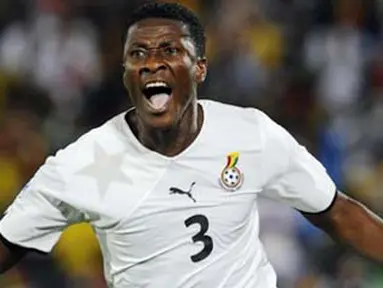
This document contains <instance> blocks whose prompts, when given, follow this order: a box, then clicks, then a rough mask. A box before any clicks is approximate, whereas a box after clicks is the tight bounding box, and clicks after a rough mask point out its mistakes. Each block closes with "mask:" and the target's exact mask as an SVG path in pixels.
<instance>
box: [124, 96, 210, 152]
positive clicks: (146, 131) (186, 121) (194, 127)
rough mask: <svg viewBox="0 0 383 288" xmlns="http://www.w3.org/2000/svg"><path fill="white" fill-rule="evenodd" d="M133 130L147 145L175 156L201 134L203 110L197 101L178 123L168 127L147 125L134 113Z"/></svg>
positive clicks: (151, 148) (189, 107)
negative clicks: (156, 127)
mask: <svg viewBox="0 0 383 288" xmlns="http://www.w3.org/2000/svg"><path fill="white" fill-rule="evenodd" d="M132 114H134V115H132V116H133V117H132V118H133V119H131V120H133V125H131V127H132V130H133V132H134V134H135V135H136V137H137V138H138V140H139V141H140V142H141V143H142V145H144V146H145V147H147V148H149V149H150V150H152V151H155V152H158V153H160V154H162V155H165V156H169V157H171V156H175V155H177V154H179V153H181V152H182V151H184V150H185V149H186V148H187V147H188V146H189V145H190V144H191V143H192V142H193V141H194V139H195V138H196V137H197V135H198V134H199V132H200V130H201V127H202V123H203V110H202V108H201V107H199V105H198V103H197V102H196V101H195V102H193V103H192V104H190V105H189V106H188V108H187V109H186V110H185V112H184V113H183V115H182V116H181V119H180V120H179V122H178V125H175V126H174V127H171V128H168V129H155V128H152V127H148V126H146V125H145V124H144V123H143V122H142V121H140V119H139V118H138V117H137V116H136V114H135V113H132Z"/></svg>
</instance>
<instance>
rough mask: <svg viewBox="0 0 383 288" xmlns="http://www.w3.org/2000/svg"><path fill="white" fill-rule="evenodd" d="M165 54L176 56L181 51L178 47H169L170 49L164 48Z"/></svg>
mask: <svg viewBox="0 0 383 288" xmlns="http://www.w3.org/2000/svg"><path fill="white" fill-rule="evenodd" d="M164 52H165V54H166V55H169V56H175V55H177V54H178V53H179V52H180V49H178V48H176V47H170V46H169V47H165V48H164Z"/></svg>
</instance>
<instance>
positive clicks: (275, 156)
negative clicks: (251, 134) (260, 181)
mask: <svg viewBox="0 0 383 288" xmlns="http://www.w3.org/2000/svg"><path fill="white" fill-rule="evenodd" d="M264 120H265V122H264V127H263V128H264V144H265V159H264V161H266V162H267V164H266V169H265V170H266V171H267V172H266V173H267V178H268V179H267V181H266V185H265V187H264V189H263V192H262V194H263V195H264V196H266V197H268V198H271V199H274V200H277V201H280V202H282V203H285V204H287V205H289V206H291V207H293V208H295V209H297V210H300V211H302V212H306V213H320V212H324V211H326V210H327V209H328V208H329V207H330V206H331V205H332V203H333V201H334V199H335V195H336V187H335V184H334V182H333V181H332V179H331V178H330V176H329V175H328V174H327V172H326V169H325V168H324V167H323V166H322V164H321V163H320V162H319V161H318V160H317V159H315V157H314V156H312V155H311V154H310V153H309V152H308V151H307V149H306V148H305V147H303V146H302V145H300V144H299V143H298V142H297V141H296V140H295V139H294V138H293V136H291V135H290V134H289V133H288V132H287V131H286V130H285V129H284V128H283V127H281V126H280V125H278V124H276V123H275V122H273V121H272V120H271V119H270V118H268V117H267V116H265V119H264Z"/></svg>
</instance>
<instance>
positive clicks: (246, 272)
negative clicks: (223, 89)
mask: <svg viewBox="0 0 383 288" xmlns="http://www.w3.org/2000/svg"><path fill="white" fill-rule="evenodd" d="M199 103H200V104H201V105H202V107H203V111H204V123H203V126H202V130H201V132H200V134H199V135H198V137H197V138H196V139H195V141H194V142H193V143H192V144H191V145H190V146H189V147H188V148H187V149H186V150H185V151H183V152H182V153H181V154H179V155H177V156H174V157H166V156H163V155H160V154H158V153H156V152H153V151H151V150H149V149H147V148H145V147H144V146H143V145H142V144H141V143H140V142H139V141H138V140H137V139H136V138H135V136H134V135H133V133H132V131H131V130H130V128H129V126H128V125H127V123H126V121H125V118H124V116H125V114H121V115H118V116H117V117H115V118H113V119H111V120H110V121H108V122H107V123H106V124H104V125H103V126H101V127H99V128H97V129H94V130H92V131H90V132H89V133H87V134H85V135H84V136H82V137H81V138H79V139H78V140H77V141H76V142H75V143H73V144H71V145H69V146H68V147H67V148H65V149H63V150H61V151H59V152H58V153H57V154H56V155H55V156H54V157H49V158H48V159H47V161H46V163H45V164H44V165H43V166H42V167H41V168H40V169H39V170H38V172H37V173H36V175H35V176H34V177H33V179H32V180H31V181H30V182H29V183H28V185H27V186H26V187H25V188H24V189H23V191H22V192H21V193H20V194H19V196H18V197H17V198H16V200H15V202H14V203H13V204H12V205H11V206H10V207H9V209H8V210H7V212H6V215H5V216H4V218H3V219H2V221H1V222H0V233H1V234H2V235H3V237H5V238H6V239H7V240H9V241H10V242H12V243H15V244H18V245H21V246H24V247H29V248H34V249H37V250H41V251H44V252H49V251H51V249H52V248H53V246H54V245H55V243H56V242H57V241H58V239H59V237H60V234H61V232H62V231H63V229H65V227H67V226H68V225H70V224H72V223H77V222H79V221H87V222H89V224H90V225H92V227H93V228H94V231H95V232H96V234H97V237H98V239H99V242H100V246H101V249H102V253H103V259H104V267H105V276H106V279H107V282H108V284H109V286H110V287H114V288H128V287H139V288H143V287H155V288H162V287H163V288H189V287H198V288H205V287H206V288H218V287H220V288H224V287H226V288H245V287H246V288H250V287H251V288H275V287H276V285H277V284H276V276H275V273H274V270H273V268H272V267H271V265H270V263H269V262H268V260H267V257H266V255H265V252H264V249H263V246H262V244H261V243H260V240H259V238H258V233H259V225H258V211H257V198H258V197H259V196H260V195H264V196H266V197H270V198H272V199H275V200H278V201H282V202H284V203H286V204H288V205H290V206H291V207H293V208H296V209H299V210H301V211H305V212H312V213H316V212H321V211H323V210H325V209H326V208H327V207H329V206H330V205H331V202H332V200H333V199H334V195H335V186H334V184H333V182H332V181H331V180H330V178H329V177H328V176H327V174H326V172H325V169H324V168H323V167H322V166H321V165H320V164H319V163H318V161H316V160H315V159H314V158H313V157H312V156H311V155H310V154H309V153H308V152H307V151H306V150H305V148H303V147H302V146H300V145H299V144H298V143H297V142H296V141H295V140H294V139H293V137H292V136H290V134H289V133H287V132H286V130H284V129H283V128H282V127H281V126H279V125H277V124H276V123H274V122H273V121H272V120H270V118H268V117H267V116H266V115H265V114H264V113H262V112H260V111H259V110H257V109H253V108H239V107H234V106H229V105H224V104H221V103H217V102H213V101H207V100H202V101H199Z"/></svg>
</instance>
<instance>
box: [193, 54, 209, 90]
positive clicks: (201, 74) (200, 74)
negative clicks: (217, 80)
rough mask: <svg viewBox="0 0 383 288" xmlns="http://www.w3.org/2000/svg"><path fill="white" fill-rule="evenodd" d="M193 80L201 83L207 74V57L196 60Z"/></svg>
mask: <svg viewBox="0 0 383 288" xmlns="http://www.w3.org/2000/svg"><path fill="white" fill-rule="evenodd" d="M194 76H195V81H196V82H197V83H198V84H200V83H203V82H204V81H205V79H206V76H207V59H206V57H202V58H199V59H198V60H197V69H196V72H195V75H194Z"/></svg>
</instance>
